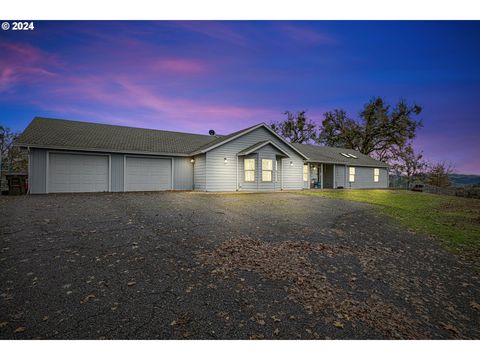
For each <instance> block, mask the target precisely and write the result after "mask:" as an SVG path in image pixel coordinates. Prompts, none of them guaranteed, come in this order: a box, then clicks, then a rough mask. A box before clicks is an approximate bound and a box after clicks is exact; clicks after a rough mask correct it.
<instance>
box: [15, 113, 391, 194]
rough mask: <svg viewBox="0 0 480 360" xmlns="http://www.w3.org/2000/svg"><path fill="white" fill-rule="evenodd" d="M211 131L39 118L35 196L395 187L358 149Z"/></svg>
mask: <svg viewBox="0 0 480 360" xmlns="http://www.w3.org/2000/svg"><path fill="white" fill-rule="evenodd" d="M211 133H212V135H199V134H189V133H181V132H173V131H162V130H149V129H140V128H132V127H125V126H115V125H106V124H97V123H89V122H80V121H70V120H59V119H49V118H39V117H36V118H34V119H33V120H32V122H31V123H30V124H29V125H28V127H27V128H26V129H25V131H24V132H23V134H22V135H21V136H20V137H19V139H18V140H17V146H21V147H23V148H26V149H28V153H29V169H28V174H29V191H30V193H31V194H46V193H61V192H107V191H111V192H123V191H159V190H197V191H278V190H300V189H305V188H311V187H316V188H338V187H344V188H385V187H387V186H388V165H387V164H385V163H383V162H380V161H377V160H374V159H372V158H370V157H368V156H366V155H363V154H361V153H359V152H358V151H355V150H349V149H339V148H332V147H324V146H316V145H306V144H290V143H289V142H288V141H286V140H285V139H283V138H282V137H281V136H279V135H278V134H276V133H275V132H274V131H273V130H272V129H271V128H270V127H269V126H267V125H266V124H264V123H261V124H258V125H255V126H251V127H249V128H246V129H243V130H240V131H237V132H234V133H231V134H228V135H215V134H213V132H211Z"/></svg>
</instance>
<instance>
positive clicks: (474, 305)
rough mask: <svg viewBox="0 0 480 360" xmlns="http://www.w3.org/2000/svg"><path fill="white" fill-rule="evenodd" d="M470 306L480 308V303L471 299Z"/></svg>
mask: <svg viewBox="0 0 480 360" xmlns="http://www.w3.org/2000/svg"><path fill="white" fill-rule="evenodd" d="M470 306H471V307H472V309H475V310H480V304H478V303H476V302H475V301H473V300H472V301H470Z"/></svg>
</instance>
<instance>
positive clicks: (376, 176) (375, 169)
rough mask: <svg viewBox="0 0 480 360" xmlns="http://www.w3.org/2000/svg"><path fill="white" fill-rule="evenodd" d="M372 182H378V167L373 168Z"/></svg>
mask: <svg viewBox="0 0 480 360" xmlns="http://www.w3.org/2000/svg"><path fill="white" fill-rule="evenodd" d="M373 182H376V183H377V182H380V169H379V168H374V169H373Z"/></svg>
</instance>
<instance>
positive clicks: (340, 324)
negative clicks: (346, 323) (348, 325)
mask: <svg viewBox="0 0 480 360" xmlns="http://www.w3.org/2000/svg"><path fill="white" fill-rule="evenodd" d="M333 325H335V327H337V328H339V329H343V323H342V322H340V321H335V322H334V323H333Z"/></svg>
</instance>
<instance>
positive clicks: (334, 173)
mask: <svg viewBox="0 0 480 360" xmlns="http://www.w3.org/2000/svg"><path fill="white" fill-rule="evenodd" d="M336 185H337V172H336V171H335V164H333V188H334V189H336V188H337V186H336Z"/></svg>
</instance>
